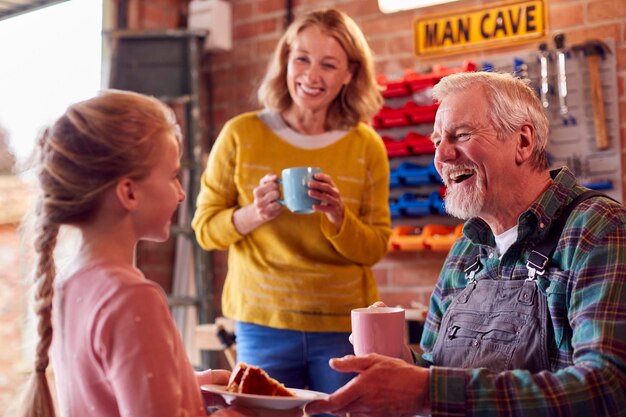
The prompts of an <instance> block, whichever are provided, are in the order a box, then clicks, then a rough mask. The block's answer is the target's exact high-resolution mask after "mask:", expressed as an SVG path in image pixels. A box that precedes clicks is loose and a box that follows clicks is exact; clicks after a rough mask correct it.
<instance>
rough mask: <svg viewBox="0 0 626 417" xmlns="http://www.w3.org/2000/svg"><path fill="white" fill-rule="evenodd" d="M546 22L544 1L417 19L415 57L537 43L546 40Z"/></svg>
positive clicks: (459, 11)
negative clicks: (542, 39)
mask: <svg viewBox="0 0 626 417" xmlns="http://www.w3.org/2000/svg"><path fill="white" fill-rule="evenodd" d="M547 19H548V16H547V13H546V6H545V3H544V0H529V1H507V2H503V3H494V4H490V5H489V7H485V6H480V7H472V8H468V9H465V10H457V11H455V12H454V13H446V14H437V15H428V16H418V17H417V18H415V20H414V22H413V31H414V46H415V54H416V55H417V56H426V55H429V56H433V55H449V54H455V53H461V52H462V53H467V52H470V51H476V50H482V49H490V48H496V47H502V46H509V45H515V44H519V43H526V42H532V41H537V40H538V39H541V38H544V37H545V36H546V33H547V31H548V27H547V26H548V25H547Z"/></svg>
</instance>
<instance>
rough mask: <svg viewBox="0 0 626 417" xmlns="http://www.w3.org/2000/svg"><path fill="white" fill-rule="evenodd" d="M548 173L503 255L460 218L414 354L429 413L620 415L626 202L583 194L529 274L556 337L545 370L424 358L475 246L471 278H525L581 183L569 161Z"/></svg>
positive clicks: (625, 339)
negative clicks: (551, 248)
mask: <svg viewBox="0 0 626 417" xmlns="http://www.w3.org/2000/svg"><path fill="white" fill-rule="evenodd" d="M552 176H553V179H554V183H553V184H552V185H551V186H550V187H549V188H548V189H547V190H546V191H545V192H544V193H543V194H542V195H541V196H540V197H539V198H538V199H537V200H536V201H535V202H534V203H533V204H532V205H531V206H530V207H529V208H528V209H527V210H526V211H525V212H524V213H522V214H521V215H520V217H519V220H518V237H517V241H516V242H515V243H514V244H513V245H512V246H511V247H510V248H509V250H507V252H506V253H505V254H504V256H502V258H501V259H499V258H498V256H496V248H495V240H494V236H493V233H492V232H491V229H490V228H489V226H487V224H486V223H485V222H484V221H483V220H481V219H478V218H474V219H470V220H469V221H467V223H466V224H465V226H464V230H463V234H464V236H463V237H461V238H460V239H459V240H458V241H457V242H456V243H455V244H454V246H453V247H452V249H451V251H450V253H449V255H448V257H447V259H446V262H445V265H444V267H443V269H442V273H441V275H440V277H439V282H438V284H437V286H436V288H435V291H434V293H433V295H432V298H431V302H430V310H429V314H428V317H427V319H426V323H425V326H424V333H423V335H422V340H421V347H422V349H423V350H424V352H425V353H424V355H423V357H422V358H420V359H421V360H420V362H421V364H422V365H424V366H429V365H431V367H430V400H431V407H432V415H433V416H480V417H491V416H532V417H543V416H546V417H547V416H560V417H570V416H580V417H597V416H626V393H625V391H626V209H624V207H623V206H622V205H620V204H618V203H616V202H614V201H612V200H610V199H607V198H597V197H596V198H592V199H589V200H586V201H583V202H582V203H581V204H580V205H579V206H578V207H577V208H576V209H575V210H574V211H573V212H572V214H571V215H570V216H569V219H568V221H567V223H566V225H565V229H564V230H563V233H562V234H561V238H560V240H559V243H558V246H557V248H556V251H555V253H554V255H553V256H552V259H551V261H550V263H549V266H548V269H547V270H546V274H545V275H544V276H543V277H541V276H540V277H538V279H537V284H538V286H539V289H540V290H541V291H542V292H543V293H544V294H546V295H547V300H548V309H549V323H550V325H551V326H552V329H551V330H552V333H553V335H554V339H553V341H552V342H551V346H549V355H550V361H551V368H552V369H551V370H547V371H542V372H539V373H534V374H533V373H530V372H528V371H525V370H523V369H519V370H511V371H504V372H500V373H491V372H489V371H487V370H486V369H459V368H447V367H441V366H436V364H434V365H432V364H431V363H430V362H431V361H432V356H431V355H430V351H431V350H432V348H433V346H434V344H435V340H436V338H437V334H438V331H439V326H440V324H441V319H442V316H443V314H444V312H445V311H446V309H447V308H448V306H449V305H450V303H451V302H452V299H453V298H454V297H455V296H456V295H457V294H458V293H459V292H460V291H461V290H462V289H463V288H465V286H466V283H467V280H466V278H465V275H464V269H465V268H466V267H467V266H469V263H470V260H469V259H468V258H469V257H471V256H472V255H473V256H474V257H475V256H476V253H477V246H478V247H479V248H480V253H481V263H482V265H484V267H483V269H482V270H481V271H480V272H479V274H478V275H477V279H480V277H481V276H486V275H485V274H487V275H489V276H494V274H498V275H499V276H500V277H501V279H526V278H527V269H526V261H527V260H528V255H529V253H530V250H531V249H532V248H533V247H534V246H535V244H536V243H537V242H539V241H541V240H542V239H543V238H544V237H545V236H546V234H547V232H548V231H549V230H550V227H551V225H552V224H553V222H554V219H555V218H557V217H558V216H559V213H560V211H561V210H562V209H563V208H564V207H565V206H567V204H568V203H569V202H570V201H572V200H573V199H574V198H575V197H576V196H577V195H578V194H581V193H582V192H583V191H585V188H583V187H581V186H578V185H577V184H576V179H575V178H574V176H573V175H572V173H571V172H570V171H568V170H567V168H562V169H560V170H557V171H553V172H552ZM490 254H491V256H490ZM473 259H474V258H472V260H473Z"/></svg>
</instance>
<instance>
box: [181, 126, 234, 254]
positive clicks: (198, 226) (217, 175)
mask: <svg viewBox="0 0 626 417" xmlns="http://www.w3.org/2000/svg"><path fill="white" fill-rule="evenodd" d="M236 147H237V143H236V133H235V132H234V130H233V128H232V124H231V123H230V122H228V123H227V124H226V125H225V126H224V128H223V129H222V131H221V133H220V135H219V136H218V138H217V140H216V141H215V144H214V145H213V148H212V150H211V153H210V154H209V160H208V163H207V167H206V170H205V171H204V173H203V174H202V179H201V183H200V193H199V194H198V198H197V203H196V204H197V207H196V212H195V214H194V217H193V220H192V222H191V226H192V228H193V229H194V231H195V234H196V239H197V241H198V244H199V245H200V246H201V247H202V248H203V249H206V250H211V249H220V250H223V249H227V248H228V247H229V246H230V245H232V244H233V243H235V242H237V241H239V240H240V239H242V238H243V236H242V235H241V234H240V233H239V232H238V231H237V229H236V228H235V225H234V223H233V221H232V217H233V213H234V211H235V210H237V209H238V208H239V203H238V195H237V188H236V185H235V182H234V178H235V167H236V151H237V149H236Z"/></svg>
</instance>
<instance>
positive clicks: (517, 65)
mask: <svg viewBox="0 0 626 417" xmlns="http://www.w3.org/2000/svg"><path fill="white" fill-rule="evenodd" d="M513 74H514V75H515V77H517V78H520V79H522V80H528V65H526V62H525V61H524V60H523V59H521V58H517V57H514V58H513Z"/></svg>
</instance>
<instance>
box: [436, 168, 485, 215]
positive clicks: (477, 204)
mask: <svg viewBox="0 0 626 417" xmlns="http://www.w3.org/2000/svg"><path fill="white" fill-rule="evenodd" d="M476 175H477V174H476ZM474 184H475V185H473V186H472V187H471V188H470V189H469V192H462V191H461V187H458V186H456V187H455V186H452V187H449V188H447V189H446V196H445V198H444V208H445V210H446V212H447V213H448V214H449V215H451V216H454V217H456V218H459V219H461V220H467V219H471V218H472V217H478V214H479V213H480V211H481V210H482V208H483V204H484V203H485V200H484V196H485V193H484V188H483V182H482V181H481V178H476V182H475V183H474ZM465 189H467V188H465Z"/></svg>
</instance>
